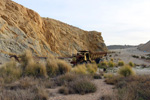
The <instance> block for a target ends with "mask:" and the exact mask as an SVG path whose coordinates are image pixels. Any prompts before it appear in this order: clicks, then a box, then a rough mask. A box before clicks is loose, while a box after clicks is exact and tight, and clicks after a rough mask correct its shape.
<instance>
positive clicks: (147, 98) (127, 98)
mask: <svg viewBox="0 0 150 100" xmlns="http://www.w3.org/2000/svg"><path fill="white" fill-rule="evenodd" d="M116 88H117V90H118V100H150V95H149V94H150V77H149V76H131V77H125V78H124V79H122V80H120V81H119V82H118V83H117V84H116Z"/></svg>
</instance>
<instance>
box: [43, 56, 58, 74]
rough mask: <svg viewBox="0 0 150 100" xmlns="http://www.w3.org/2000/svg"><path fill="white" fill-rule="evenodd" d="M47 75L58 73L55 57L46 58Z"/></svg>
mask: <svg viewBox="0 0 150 100" xmlns="http://www.w3.org/2000/svg"><path fill="white" fill-rule="evenodd" d="M46 70H47V74H48V76H55V75H57V73H58V65H57V62H56V60H55V59H48V60H47V64H46Z"/></svg>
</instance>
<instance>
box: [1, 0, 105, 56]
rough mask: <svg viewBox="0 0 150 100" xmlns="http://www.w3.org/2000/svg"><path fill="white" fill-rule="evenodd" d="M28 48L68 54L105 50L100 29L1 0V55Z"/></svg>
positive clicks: (35, 50) (39, 51) (42, 53)
mask: <svg viewBox="0 0 150 100" xmlns="http://www.w3.org/2000/svg"><path fill="white" fill-rule="evenodd" d="M25 49H31V50H32V51H33V52H34V53H35V54H37V55H39V56H46V55H47V54H48V53H53V54H57V55H60V56H68V55H71V54H73V53H76V52H77V51H78V50H92V51H106V50H107V48H106V46H105V43H104V41H103V38H102V36H101V33H100V32H96V31H90V32H88V31H84V30H81V29H79V28H76V27H73V26H71V25H68V24H65V23H62V22H60V21H57V20H54V19H50V18H42V17H40V15H39V14H38V13H36V12H34V11H33V10H31V9H28V8H25V7H23V6H22V5H19V4H17V3H15V2H13V1H11V0H0V57H3V58H5V57H6V58H7V54H11V53H13V54H20V53H22V52H23V51H24V50H25Z"/></svg>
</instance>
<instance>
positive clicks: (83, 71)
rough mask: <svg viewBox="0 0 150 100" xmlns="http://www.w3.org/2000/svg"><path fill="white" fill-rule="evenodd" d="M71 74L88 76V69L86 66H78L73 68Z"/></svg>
mask: <svg viewBox="0 0 150 100" xmlns="http://www.w3.org/2000/svg"><path fill="white" fill-rule="evenodd" d="M71 72H73V73H76V74H87V68H86V66H85V64H82V65H77V66H75V67H74V68H72V70H71Z"/></svg>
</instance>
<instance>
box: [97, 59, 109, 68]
mask: <svg viewBox="0 0 150 100" xmlns="http://www.w3.org/2000/svg"><path fill="white" fill-rule="evenodd" d="M107 65H108V63H107V62H106V61H103V62H101V63H100V64H98V67H99V68H106V67H107Z"/></svg>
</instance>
